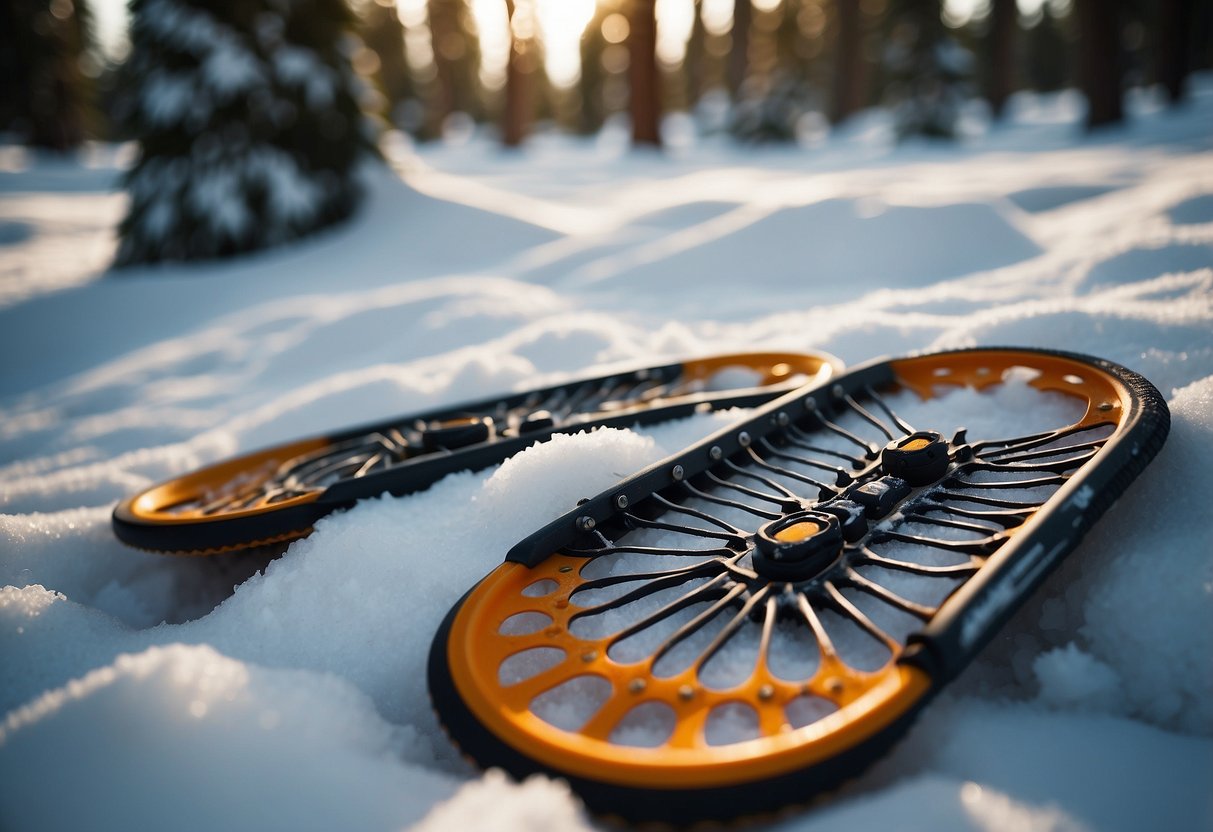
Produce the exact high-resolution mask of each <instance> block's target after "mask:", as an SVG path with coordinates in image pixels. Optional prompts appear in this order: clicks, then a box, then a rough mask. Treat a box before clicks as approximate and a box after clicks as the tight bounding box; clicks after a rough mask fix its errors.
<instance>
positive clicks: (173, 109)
mask: <svg viewBox="0 0 1213 832" xmlns="http://www.w3.org/2000/svg"><path fill="white" fill-rule="evenodd" d="M131 13H132V26H131V55H130V58H129V60H128V64H127V82H126V86H127V89H128V95H127V98H126V101H125V104H126V106H125V113H124V115H125V117H126V120H127V122H128V127H129V129H130V132H131V133H132V135H135V136H137V137H138V138H139V145H140V154H139V158H138V161H137V162H136V164H135V166H134V168H133V169H132V170H131V171H130V173H129V174H128V176H127V179H126V187H127V191H128V192H129V195H130V207H129V209H128V213H127V215H126V218H125V219H124V220H123V221H122V225H121V227H120V236H121V243H120V245H119V249H118V256H117V260H116V262H117V265H127V264H134V263H150V262H156V261H161V260H195V259H204V258H212V257H223V256H228V255H232V254H236V253H239V252H244V251H250V250H253V249H259V248H264V247H266V246H271V245H274V244H276V243H281V242H283V241H285V240H290V239H293V238H296V237H300V236H303V235H305V234H308V233H310V232H312V231H314V230H316V229H318V228H322V227H324V226H327V225H330V224H332V223H334V222H337V221H339V220H341V219H344V218H345V217H347V216H349V215H350V214H351V213H352V212H353V210H354V208H355V207H356V205H357V203H358V201H359V198H360V192H361V189H360V187H359V184H358V181H357V170H356V168H357V165H358V162H359V160H360V159H362V158H365V157H366V156H368V155H370V154H373V153H374V152H375V151H374V147H375V143H374V139H375V136H374V129H375V128H374V126H373V122H371V121H369V120H368V119H367V118H366V117H365V116H364V115H363V113H362V112H361V110H360V109H359V104H358V97H359V94H360V91H361V89H362V86H361V84H362V82H361V81H360V80H359V79H358V78H357V76H355V74H354V72H353V70H352V69H351V68H350V62H349V54H350V52H351V51H352V44H351V36H350V35H349V34H348V33H349V30H350V27H351V26H352V23H353V21H352V19H351V15H350V12H349V9H348V8H347V7H346V5H345V2H344V0H133V2H132V4H131Z"/></svg>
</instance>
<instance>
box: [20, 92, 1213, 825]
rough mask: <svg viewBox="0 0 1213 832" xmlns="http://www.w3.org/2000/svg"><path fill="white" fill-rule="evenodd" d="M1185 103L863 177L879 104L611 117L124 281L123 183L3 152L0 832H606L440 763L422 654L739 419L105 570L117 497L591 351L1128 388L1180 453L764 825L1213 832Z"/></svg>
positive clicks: (1209, 123) (1208, 111) (883, 134)
mask: <svg viewBox="0 0 1213 832" xmlns="http://www.w3.org/2000/svg"><path fill="white" fill-rule="evenodd" d="M1210 81H1211V79H1204V81H1203V83H1202V84H1201V85H1200V86H1199V88H1198V95H1197V98H1196V100H1195V101H1194V102H1193V104H1192V105H1191V106H1189V107H1188V108H1187V109H1186V110H1184V111H1180V112H1163V111H1159V110H1158V109H1157V108H1156V107H1155V106H1154V105H1153V102H1152V101H1151V99H1150V98H1149V97H1148V96H1137V97H1136V98H1135V99H1134V102H1133V103H1134V119H1133V121H1132V123H1131V124H1130V125H1129V126H1127V127H1125V128H1123V129H1121V130H1118V131H1115V132H1111V133H1107V134H1104V135H1102V136H1099V137H1096V138H1094V139H1083V138H1081V137H1080V135H1079V133H1078V130H1077V129H1076V127H1075V119H1076V118H1077V108H1076V106H1075V104H1076V102H1075V100H1074V99H1073V98H1072V97H1071V96H1067V95H1062V96H1056V97H1050V98H1032V97H1023V98H1021V99H1019V100H1018V101H1017V107H1016V113H1015V120H1014V122H1013V123H1012V124H1010V125H1007V126H1005V127H1001V128H999V129H996V130H994V131H991V132H988V133H985V134H984V135H974V136H972V137H970V138H969V139H968V140H966V141H965V142H964V143H962V144H961V145H959V146H956V147H933V146H917V147H916V146H904V147H901V148H892V147H890V145H889V143H888V140H887V136H888V131H887V125H885V124H883V123H882V122H881V121H880V119H879V118H878V117H870V118H868V119H866V120H863V121H860V122H859V123H857V124H855V125H853V126H852V127H850V128H849V129H848V130H847V131H846V132H845V133H844V134H842V135H837V136H834V137H832V138H830V139H829V140H828V141H826V142H825V143H824V144H822V145H821V146H819V147H814V148H807V149H800V148H796V149H778V150H751V149H739V148H736V147H730V146H727V145H725V144H718V143H716V142H714V141H702V142H696V141H693V140H691V138H690V136H689V133H688V131H687V129H686V125H685V124H684V123H682V122H680V121H678V120H676V119H675V120H671V122H670V124H669V125H668V127H669V133H670V135H671V136H672V137H673V138H674V142H673V147H672V148H671V150H670V151H669V152H668V153H667V154H665V155H664V156H656V155H644V154H632V153H629V152H627V150H626V147H625V146H624V143H623V137H622V134H621V133H619V132H617V131H610V130H609V131H607V132H606V133H605V134H604V135H603V136H602V137H600V138H599V139H597V140H594V141H576V140H571V139H559V138H551V137H540V138H539V139H537V140H535V141H534V142H533V143H532V144H531V146H530V147H529V148H528V149H527V150H525V151H524V152H522V153H521V154H504V153H502V152H500V151H498V150H497V149H496V148H495V147H494V146H493V145H492V144H491V143H489V142H487V141H482V140H479V139H473V140H472V141H470V142H469V143H466V144H460V145H448V146H439V147H432V148H426V149H424V150H423V151H421V152H419V153H418V152H414V151H413V150H411V149H409V148H408V147H406V146H400V147H395V148H393V149H392V150H391V151H390V152H389V158H390V160H391V164H392V169H390V170H389V169H388V168H374V169H371V170H369V171H368V182H369V185H370V190H371V196H370V200H369V203H368V205H367V207H366V209H365V210H364V211H363V213H362V214H361V216H360V217H359V218H358V219H357V220H356V221H355V222H353V223H352V224H350V225H348V226H346V227H343V228H340V229H338V230H335V231H332V232H329V233H327V234H323V235H321V236H319V237H316V238H314V239H313V240H311V241H308V242H306V243H303V244H301V245H295V246H291V247H288V248H284V249H280V250H277V251H272V252H268V253H264V254H259V255H256V256H251V257H247V258H243V259H240V260H236V261H232V262H229V263H222V264H203V265H193V266H181V267H170V268H162V269H154V270H146V271H127V272H123V273H116V274H106V273H104V272H103V269H104V264H105V263H106V261H107V259H108V257H109V256H110V254H111V253H112V251H113V239H112V228H113V225H114V224H115V222H116V221H117V219H118V217H119V216H120V214H121V211H122V206H123V202H122V197H121V196H120V195H118V194H115V193H113V192H112V190H111V189H112V187H113V186H114V184H115V182H116V180H117V176H118V173H119V170H120V168H121V165H122V164H123V160H124V158H125V156H124V153H123V152H121V151H118V150H115V149H112V148H97V149H94V150H92V151H90V152H89V153H86V154H83V155H82V156H81V157H80V158H79V159H77V160H73V161H70V162H64V161H54V160H48V159H40V158H35V157H32V156H30V155H28V154H26V153H25V152H24V151H21V150H20V149H16V148H4V149H0V354H2V355H3V356H4V358H3V363H2V364H0V414H2V416H0V512H3V513H2V514H0V585H5V584H7V585H8V586H6V587H5V588H4V589H0V713H7V717H6V718H5V721H4V722H3V723H0V783H2V784H3V786H2V787H0V828H4V829H6V830H7V829H14V830H27V829H84V828H87V829H107V830H108V829H115V830H118V829H122V830H129V829H168V828H172V829H199V830H213V829H216V828H226V829H292V830H299V829H336V828H343V829H367V830H395V829H401V828H405V827H408V826H410V825H412V824H414V823H419V824H420V825H419V826H418V828H419V829H424V830H437V829H472V830H476V829H483V830H489V829H493V830H522V829H577V828H588V827H591V826H592V825H593V824H594V822H593V821H592V820H590V819H587V818H586V817H585V816H584V815H582V814H579V810H578V809H577V808H576V807H575V805H574V803H573V802H572V800H571V799H570V798H569V796H568V794H567V791H565V790H564V789H563V788H562V787H561V786H560V785H559V784H555V783H551V782H548V781H544V780H534V781H530V782H528V783H526V784H524V785H521V786H517V785H513V784H510V783H508V782H506V781H505V780H504V779H502V778H501V777H499V776H497V775H495V774H492V773H490V774H489V775H485V776H482V775H480V774H478V773H477V772H475V771H474V770H473V769H472V768H470V767H469V766H468V765H467V764H466V763H464V762H463V761H462V760H461V759H460V758H459V757H458V755H457V754H456V753H455V751H454V750H453V749H452V747H451V746H450V745H449V744H448V743H447V741H446V740H445V738H444V736H443V735H442V733H441V731H440V730H439V728H438V726H437V724H436V722H435V719H434V717H433V715H432V714H431V711H430V708H429V704H428V701H427V698H426V693H425V684H424V673H423V665H424V657H425V655H426V651H427V649H428V646H429V641H430V637H431V635H432V634H433V632H434V630H435V629H436V627H437V625H438V622H439V620H440V618H441V616H442V615H443V614H444V613H445V611H446V610H447V609H448V607H449V606H450V605H451V604H452V603H453V602H454V601H455V600H456V599H457V598H458V597H459V596H460V595H461V594H462V593H463V592H464V591H465V590H466V589H467V588H468V587H469V586H470V585H471V584H472V583H473V582H475V581H476V580H477V579H478V578H480V577H481V576H482V575H483V574H485V573H486V572H487V571H488V570H489V569H491V568H492V567H493V566H494V565H496V564H497V563H498V562H500V560H501V558H502V556H503V555H504V553H505V551H506V549H507V548H508V547H509V546H510V544H511V543H512V542H514V541H515V540H516V539H518V538H520V537H522V536H523V535H525V534H526V533H528V532H529V531H531V530H533V529H534V528H536V527H537V526H539V525H540V524H542V523H543V522H545V521H546V520H548V519H550V518H552V517H554V516H556V515H558V514H560V513H562V512H564V511H565V510H567V509H568V508H570V507H571V505H572V503H573V502H574V501H575V500H576V498H578V497H580V496H583V495H589V494H593V493H596V492H597V491H599V490H600V489H602V488H604V487H606V486H608V485H609V484H611V483H612V482H614V481H615V480H616V478H617V477H618V476H619V475H621V474H623V473H626V472H627V471H630V470H635V469H638V468H640V467H642V466H644V465H646V464H648V463H649V462H651V461H654V460H656V459H658V458H660V457H661V456H663V455H665V454H668V453H672V452H674V451H676V450H677V449H679V448H680V447H682V446H683V445H684V444H686V443H687V442H690V441H692V440H693V439H694V438H696V437H698V436H700V435H703V434H705V433H707V432H708V431H710V430H712V429H714V428H715V427H717V426H718V425H720V424H722V423H724V422H726V421H728V420H729V419H730V418H732V417H735V416H736V415H738V414H717V415H714V416H700V417H696V418H694V419H691V420H688V421H684V422H681V423H677V424H670V425H665V426H661V427H657V428H652V429H646V430H645V431H643V433H639V432H631V431H601V432H598V433H595V434H589V435H580V436H576V437H571V438H570V437H561V438H558V439H557V440H554V441H553V442H552V443H548V444H547V445H546V446H540V447H536V448H533V449H531V450H528V451H526V452H524V453H522V454H520V455H519V456H517V457H516V458H514V459H512V460H510V461H509V462H507V463H505V464H504V465H502V466H501V467H500V468H499V469H496V470H493V471H487V472H484V473H480V474H458V475H454V476H452V477H449V478H447V479H446V480H444V481H442V482H440V483H439V484H437V485H436V486H434V487H433V488H431V489H430V490H429V491H427V492H425V493H423V494H419V495H416V496H413V497H408V498H402V499H377V500H372V501H369V502H367V503H364V504H362V505H359V506H358V507H357V508H355V509H353V510H351V511H349V512H346V513H344V514H341V515H336V516H332V517H329V518H328V519H326V520H324V521H322V522H321V523H320V524H318V526H317V529H316V532H315V534H313V535H312V536H311V537H310V538H308V539H306V540H303V541H299V542H297V543H295V544H294V545H292V546H291V547H290V549H289V550H288V551H287V553H286V554H285V555H284V556H283V557H282V558H280V559H279V560H276V561H273V562H272V563H266V562H265V561H264V560H261V561H258V560H256V559H254V558H249V557H244V558H241V557H226V558H218V559H209V560H205V559H204V560H182V559H173V558H165V557H160V556H156V555H152V554H146V553H143V552H139V551H134V550H131V549H127V548H125V547H123V546H122V545H120V544H119V543H118V542H117V541H116V540H115V539H114V538H113V537H112V535H111V533H110V530H109V513H110V510H111V509H112V506H113V504H114V502H115V501H116V500H117V499H118V498H119V497H121V496H122V495H124V494H126V493H129V492H131V491H133V490H135V489H138V488H140V487H142V486H144V485H146V484H149V483H150V482H153V481H157V480H161V479H164V478H167V477H169V476H172V475H175V474H178V473H182V472H184V471H187V470H189V469H191V468H193V467H195V466H197V465H200V464H203V463H207V462H210V461H214V460H217V459H220V458H222V457H225V456H228V455H230V454H232V453H235V452H238V451H243V450H249V449H252V448H254V447H256V446H259V445H264V444H267V443H270V442H275V441H279V440H281V439H285V438H289V437H293V436H299V435H303V434H307V433H311V432H316V431H319V430H323V429H327V428H332V427H338V426H342V425H345V424H349V423H355V422H363V421H368V420H372V419H377V418H382V417H386V416H390V415H393V414H396V413H401V412H405V411H409V410H413V409H418V408H422V407H427V406H430V405H434V404H438V403H445V402H454V401H457V400H460V399H464V398H468V397H472V396H477V395H480V394H483V393H488V392H492V391H501V390H507V389H511V388H517V387H521V386H529V385H531V384H534V383H536V382H537V381H549V380H556V379H560V378H564V377H567V376H569V375H572V374H578V373H581V372H584V371H587V370H590V369H595V368H600V367H602V366H603V365H606V364H610V363H614V362H620V361H627V362H637V361H650V360H656V359H659V358H663V357H666V356H677V355H685V354H695V353H705V352H711V351H717V350H735V349H754V348H758V347H768V346H769V347H779V348H792V349H797V348H822V349H826V350H829V351H831V352H834V353H835V354H837V355H839V356H841V357H842V358H843V359H844V360H846V361H847V362H849V363H858V362H861V361H864V360H867V359H869V358H872V357H875V356H878V355H882V354H899V353H904V352H906V351H908V350H916V349H926V348H934V347H949V346H957V345H970V344H1022V345H1028V346H1038V347H1057V348H1064V349H1070V350H1077V351H1082V352H1090V353H1094V354H1097V355H1101V356H1104V357H1107V358H1110V359H1113V360H1115V361H1118V362H1121V363H1123V364H1126V365H1128V366H1130V367H1132V368H1134V369H1136V370H1138V371H1139V372H1142V373H1144V374H1145V375H1146V376H1147V377H1148V378H1150V379H1151V380H1152V381H1153V382H1154V383H1155V384H1156V385H1157V386H1158V387H1159V389H1160V390H1162V392H1163V393H1164V395H1166V397H1167V399H1168V401H1169V402H1170V405H1171V408H1172V413H1173V416H1174V427H1173V430H1172V434H1171V438H1170V440H1169V441H1168V443H1167V446H1166V447H1165V448H1164V449H1163V451H1162V453H1161V455H1160V456H1159V457H1158V459H1157V460H1156V462H1155V463H1154V464H1153V465H1152V466H1151V467H1150V469H1149V470H1148V471H1147V472H1146V473H1145V474H1144V475H1143V476H1142V477H1141V479H1140V480H1139V481H1138V482H1137V483H1136V484H1135V485H1134V486H1132V487H1131V488H1130V490H1129V491H1128V492H1127V494H1126V495H1125V497H1124V498H1123V499H1122V500H1121V502H1119V503H1118V504H1117V505H1116V507H1115V508H1114V509H1113V510H1112V511H1111V512H1110V513H1109V514H1108V516H1107V517H1106V518H1105V519H1104V520H1103V521H1102V522H1101V523H1100V525H1099V526H1098V527H1097V528H1096V530H1095V531H1094V532H1093V533H1092V534H1091V535H1090V536H1089V537H1088V539H1087V540H1086V541H1085V542H1084V543H1083V544H1082V545H1081V546H1080V547H1079V548H1078V549H1077V550H1076V551H1075V552H1074V553H1073V555H1072V556H1071V557H1070V558H1069V560H1068V561H1067V562H1066V563H1065V564H1064V565H1063V567H1062V568H1061V569H1060V570H1059V571H1058V572H1057V573H1056V574H1054V575H1053V577H1052V578H1051V579H1050V580H1049V582H1048V583H1047V585H1046V586H1045V588H1044V589H1043V590H1042V591H1041V592H1040V593H1039V594H1038V595H1037V596H1036V597H1034V598H1033V599H1031V600H1030V601H1029V602H1028V604H1027V605H1026V606H1025V607H1024V609H1023V610H1022V611H1021V612H1020V614H1019V615H1018V616H1017V617H1016V618H1015V619H1014V620H1013V622H1012V623H1011V624H1010V625H1009V626H1008V627H1006V628H1005V630H1004V631H1003V632H1002V633H1001V634H1000V636H999V637H998V638H997V640H996V641H995V643H993V644H992V645H991V646H990V647H989V648H988V649H987V650H986V651H985V652H984V653H983V654H982V656H981V657H980V658H979V659H978V661H977V662H976V663H975V664H974V665H973V666H972V667H971V668H970V670H969V671H968V672H966V673H965V674H964V675H963V676H962V677H961V678H960V679H959V680H958V681H957V682H956V683H955V684H954V685H953V686H952V687H951V688H950V690H949V693H948V694H947V695H946V696H945V697H944V698H943V699H941V700H939V701H938V702H937V703H936V704H934V705H933V706H932V707H931V708H930V709H929V710H928V711H927V712H926V714H925V716H924V718H923V719H922V720H921V721H920V722H919V723H918V724H917V726H916V727H915V728H914V729H913V731H912V732H911V733H910V735H909V737H908V739H907V740H906V741H905V742H903V743H902V744H901V745H900V746H898V747H897V748H896V750H895V751H893V752H892V753H891V754H890V755H889V756H888V758H887V759H885V760H884V761H882V762H881V763H879V764H878V765H877V766H876V767H874V768H873V769H872V770H871V771H870V772H868V773H867V774H866V775H864V776H863V777H862V778H860V779H859V780H857V781H855V782H853V783H851V784H850V785H848V786H847V787H846V788H845V789H843V790H842V791H841V792H840V793H838V794H837V795H835V796H833V797H832V798H830V799H829V800H828V801H827V802H825V803H822V804H820V805H819V806H818V807H817V808H815V809H813V810H811V811H809V812H805V813H800V814H796V815H793V816H791V817H788V818H786V819H783V820H781V821H778V822H776V823H774V824H773V828H778V829H781V830H792V829H796V830H800V829H805V830H809V829H834V828H855V829H869V828H877V827H878V826H879V827H883V828H895V829H912V830H918V829H921V830H950V829H973V830H1024V829H1058V830H1063V829H1065V830H1068V829H1086V828H1090V829H1109V830H1133V832H1136V830H1141V829H1168V830H1170V829H1175V830H1182V829H1208V828H1210V824H1213V806H1211V803H1210V798H1209V786H1210V784H1213V532H1211V529H1213V524H1211V523H1210V521H1211V520H1213V515H1211V514H1210V509H1209V506H1210V504H1213V475H1211V472H1213V130H1211V127H1213V83H1210ZM257 570H261V571H260V572H258V571H257ZM234 584H235V585H236V586H235V588H234V589H233V585H234Z"/></svg>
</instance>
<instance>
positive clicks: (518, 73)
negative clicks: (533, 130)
mask: <svg viewBox="0 0 1213 832" xmlns="http://www.w3.org/2000/svg"><path fill="white" fill-rule="evenodd" d="M505 10H506V15H507V16H508V20H509V22H510V56H509V60H508V61H507V62H506V67H505V106H504V107H503V108H502V111H501V143H502V144H504V145H505V146H506V147H518V145H520V144H522V140H523V139H525V138H526V130H527V121H528V119H527V112H528V108H529V105H530V94H529V93H530V90H529V88H528V87H529V79H528V77H527V71H526V70H527V67H526V61H527V55H526V47H527V44H525V43H523V42H521V41H519V40H518V39H516V38H515V37H514V27H513V24H514V0H505Z"/></svg>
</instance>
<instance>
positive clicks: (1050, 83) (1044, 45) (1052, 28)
mask: <svg viewBox="0 0 1213 832" xmlns="http://www.w3.org/2000/svg"><path fill="white" fill-rule="evenodd" d="M1068 23H1069V20H1068V19H1067V18H1061V17H1059V16H1058V14H1057V12H1056V11H1054V8H1053V3H1044V4H1042V5H1041V7H1040V17H1039V19H1038V20H1037V21H1036V22H1035V24H1034V25H1032V26H1031V27H1029V28H1028V30H1027V32H1026V33H1025V40H1026V41H1027V43H1026V47H1025V52H1026V59H1025V61H1024V76H1025V78H1026V80H1027V82H1028V85H1029V86H1030V87H1031V88H1032V89H1034V90H1036V91H1037V92H1053V91H1055V90H1060V89H1062V88H1063V87H1066V86H1068V85H1069V83H1070V54H1071V53H1072V52H1073V49H1072V48H1071V42H1070V38H1069V35H1068V34H1067V31H1066V30H1067V24H1068Z"/></svg>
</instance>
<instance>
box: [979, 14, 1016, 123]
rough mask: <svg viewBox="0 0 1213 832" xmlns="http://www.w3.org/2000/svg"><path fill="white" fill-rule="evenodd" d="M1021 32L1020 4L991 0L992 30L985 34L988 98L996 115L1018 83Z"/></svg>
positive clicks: (990, 25) (996, 115)
mask: <svg viewBox="0 0 1213 832" xmlns="http://www.w3.org/2000/svg"><path fill="white" fill-rule="evenodd" d="M1018 35H1019V7H1018V4H1017V3H1016V0H991V2H990V22H989V32H988V34H987V36H986V40H987V45H986V49H985V56H986V62H987V68H986V100H987V101H989V102H990V112H991V114H992V115H993V116H994V118H996V119H997V118H1001V117H1002V114H1003V110H1004V109H1005V108H1006V105H1007V99H1008V98H1010V97H1011V93H1013V92H1015V89H1016V87H1017V86H1018V72H1017V71H1016V70H1017V69H1018V63H1017V61H1016V59H1015V52H1016V41H1017V40H1018Z"/></svg>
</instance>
